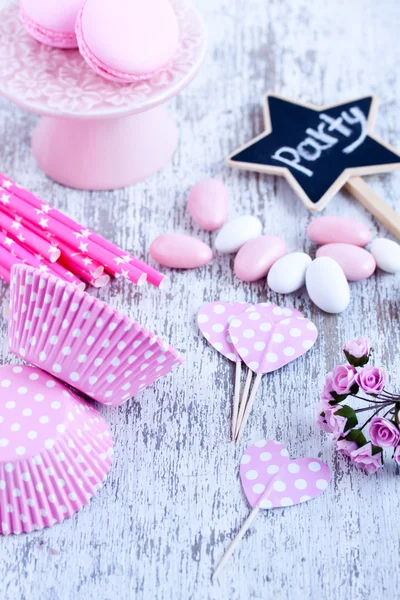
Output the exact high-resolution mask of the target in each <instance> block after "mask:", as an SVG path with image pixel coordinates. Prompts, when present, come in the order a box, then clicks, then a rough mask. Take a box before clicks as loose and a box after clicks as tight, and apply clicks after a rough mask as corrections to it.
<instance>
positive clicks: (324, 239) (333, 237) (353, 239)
mask: <svg viewBox="0 0 400 600" xmlns="http://www.w3.org/2000/svg"><path fill="white" fill-rule="evenodd" d="M307 234H308V237H309V238H310V240H311V241H313V242H314V243H315V244H319V245H324V244H334V243H343V244H352V245H354V246H361V247H364V246H366V245H367V244H369V242H370V241H371V232H370V230H369V229H368V228H367V227H365V225H363V224H362V223H360V222H359V221H357V220H356V219H349V218H347V217H338V216H326V217H318V218H317V219H314V221H311V223H310V224H309V226H308V228H307Z"/></svg>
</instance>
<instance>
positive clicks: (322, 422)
mask: <svg viewBox="0 0 400 600" xmlns="http://www.w3.org/2000/svg"><path fill="white" fill-rule="evenodd" d="M330 408H332V406H331V405H330V404H329V402H325V401H324V400H323V401H322V402H320V403H319V404H318V407H317V413H318V418H317V424H318V425H319V427H320V428H321V429H322V431H325V432H326V433H332V428H331V426H330V425H329V424H328V423H327V422H326V418H325V413H326V411H327V410H329V409H330Z"/></svg>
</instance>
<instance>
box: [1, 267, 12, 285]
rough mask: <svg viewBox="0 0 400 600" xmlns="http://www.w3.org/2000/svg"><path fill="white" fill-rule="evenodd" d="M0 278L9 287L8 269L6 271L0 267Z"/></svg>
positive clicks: (9, 275)
mask: <svg viewBox="0 0 400 600" xmlns="http://www.w3.org/2000/svg"><path fill="white" fill-rule="evenodd" d="M0 277H1V278H2V279H4V281H5V282H6V283H8V284H9V285H10V282H11V273H10V271H9V269H6V267H3V266H2V265H0Z"/></svg>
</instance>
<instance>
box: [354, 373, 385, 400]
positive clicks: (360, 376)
mask: <svg viewBox="0 0 400 600" xmlns="http://www.w3.org/2000/svg"><path fill="white" fill-rule="evenodd" d="M356 381H357V383H358V385H359V386H360V388H361V389H363V390H364V392H366V393H367V394H372V395H374V396H378V394H380V393H381V391H382V390H383V388H384V387H385V382H386V373H385V371H382V369H378V367H364V368H363V369H362V370H361V371H359V372H358V373H357V377H356Z"/></svg>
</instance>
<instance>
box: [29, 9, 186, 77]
mask: <svg viewBox="0 0 400 600" xmlns="http://www.w3.org/2000/svg"><path fill="white" fill-rule="evenodd" d="M20 9H21V10H20V14H21V19H22V21H23V23H24V25H25V27H26V29H27V30H28V32H29V33H30V34H31V35H32V36H33V37H34V38H35V39H36V40H38V41H39V42H42V43H44V44H48V45H50V46H54V47H56V48H79V50H80V53H81V55H82V56H83V58H84V59H85V61H86V62H87V64H88V65H89V66H90V67H91V68H92V69H94V71H96V73H98V74H99V75H101V76H102V77H105V78H106V79H109V80H111V81H115V82H117V83H131V82H135V81H140V80H143V79H148V78H150V77H152V76H153V75H154V74H156V73H157V72H160V71H163V70H164V69H165V68H167V67H168V65H169V64H170V62H171V61H172V59H173V57H174V55H175V53H176V51H177V49H178V43H179V27H178V21H177V17H176V14H175V11H174V9H173V8H172V6H171V5H170V3H169V0H146V2H143V0H102V1H101V2H99V1H98V0H57V2H54V0H21V5H20Z"/></svg>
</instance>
